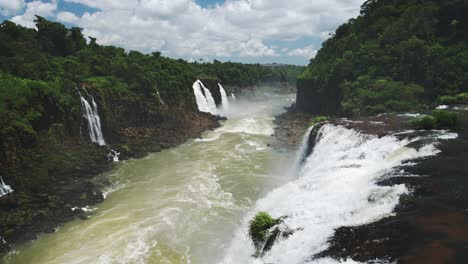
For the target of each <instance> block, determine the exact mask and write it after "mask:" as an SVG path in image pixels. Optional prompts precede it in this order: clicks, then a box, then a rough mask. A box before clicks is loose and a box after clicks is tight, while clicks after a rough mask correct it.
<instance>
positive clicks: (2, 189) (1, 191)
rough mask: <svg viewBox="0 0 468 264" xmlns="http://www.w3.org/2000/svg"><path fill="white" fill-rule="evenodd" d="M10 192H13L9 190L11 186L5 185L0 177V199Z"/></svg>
mask: <svg viewBox="0 0 468 264" xmlns="http://www.w3.org/2000/svg"><path fill="white" fill-rule="evenodd" d="M12 192H13V189H12V188H11V186H10V185H8V184H6V183H5V182H4V181H3V178H2V176H0V197H2V196H5V195H7V194H9V193H12Z"/></svg>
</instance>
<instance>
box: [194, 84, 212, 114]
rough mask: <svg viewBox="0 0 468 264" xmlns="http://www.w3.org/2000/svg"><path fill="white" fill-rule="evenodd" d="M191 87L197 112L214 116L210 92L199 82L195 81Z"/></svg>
mask: <svg viewBox="0 0 468 264" xmlns="http://www.w3.org/2000/svg"><path fill="white" fill-rule="evenodd" d="M192 87H193V93H194V95H195V100H196V102H197V106H198V110H199V111H200V112H206V113H211V114H213V115H216V114H217V110H216V103H215V101H214V99H213V96H212V95H211V92H210V90H208V89H207V88H206V87H205V86H204V85H203V83H202V82H201V81H200V80H197V81H196V82H195V83H194V84H193V86H192Z"/></svg>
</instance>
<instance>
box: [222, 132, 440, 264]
mask: <svg viewBox="0 0 468 264" xmlns="http://www.w3.org/2000/svg"><path fill="white" fill-rule="evenodd" d="M310 130H311V129H309V131H308V133H307V135H308V134H309V133H310ZM320 133H321V136H320V137H319V138H318V141H317V142H316V145H315V147H314V151H313V152H312V154H311V155H310V156H309V157H307V158H306V160H305V162H304V164H303V168H302V169H301V170H300V173H299V178H298V179H296V180H294V181H292V182H289V183H287V184H286V185H283V186H281V187H279V188H277V189H275V190H273V191H272V192H270V193H269V194H267V195H266V197H264V198H262V199H260V200H259V201H258V202H257V204H256V207H255V209H254V210H253V211H251V212H250V213H249V214H247V215H246V217H245V219H244V220H243V225H242V226H241V227H240V228H239V229H238V231H237V232H236V234H235V236H234V238H233V240H232V242H231V245H230V246H229V247H228V249H227V252H226V254H225V256H224V259H223V260H222V261H221V262H222V263H226V264H227V263H305V262H306V261H308V263H337V261H334V260H332V259H318V260H317V259H316V260H313V259H311V257H312V256H314V255H315V254H317V253H320V252H321V251H323V250H324V249H326V248H327V247H328V242H327V241H328V239H329V238H330V237H331V236H333V234H334V230H335V229H336V228H338V227H341V226H354V225H361V224H366V223H370V222H374V221H377V220H379V219H381V218H383V217H386V216H388V215H389V214H391V213H392V211H393V210H394V208H395V206H396V205H397V204H398V202H399V197H400V195H402V194H405V193H408V192H409V191H408V189H407V188H406V187H405V185H394V186H379V185H377V184H376V181H377V180H378V179H379V178H380V177H382V176H384V175H385V174H386V173H387V172H391V171H392V170H393V169H396V167H399V166H403V161H407V160H412V159H416V158H420V157H425V156H430V155H435V154H437V153H438V152H439V150H437V149H436V148H435V146H434V144H435V143H428V144H427V145H425V146H423V147H421V148H420V149H419V150H416V149H413V148H409V147H407V145H408V144H409V143H411V142H413V141H415V140H417V139H413V140H409V139H403V140H399V139H397V138H396V137H394V136H385V137H381V138H378V137H375V136H369V135H364V134H361V133H358V132H356V131H354V130H351V129H346V128H344V127H342V126H334V125H330V124H326V125H324V126H323V127H322V128H321V130H320ZM307 138H308V137H307ZM307 138H306V137H305V138H304V142H303V144H304V145H305V144H307V140H308V139H307ZM306 148H307V146H303V147H302V149H303V150H302V151H301V152H299V155H303V153H304V151H305V150H304V149H306ZM299 158H301V157H299ZM299 158H298V159H299ZM259 211H266V212H268V213H270V214H271V215H272V216H273V217H275V218H278V217H282V216H286V217H287V218H286V219H285V220H284V222H285V224H286V225H287V226H289V227H290V228H291V229H293V230H295V232H294V234H293V235H291V236H290V237H289V238H280V239H279V241H276V242H275V244H274V245H273V247H272V249H271V250H270V251H269V252H267V253H266V254H265V255H264V256H263V257H262V258H260V259H255V258H254V257H252V256H253V254H254V253H255V249H254V247H253V245H252V243H251V241H250V239H249V237H248V235H247V226H248V222H249V221H250V220H251V219H252V217H253V216H254V215H255V213H256V212H259Z"/></svg>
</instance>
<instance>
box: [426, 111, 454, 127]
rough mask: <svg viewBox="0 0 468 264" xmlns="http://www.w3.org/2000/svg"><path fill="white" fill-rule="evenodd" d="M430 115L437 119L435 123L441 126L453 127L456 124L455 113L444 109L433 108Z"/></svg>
mask: <svg viewBox="0 0 468 264" xmlns="http://www.w3.org/2000/svg"><path fill="white" fill-rule="evenodd" d="M432 116H433V117H434V118H435V119H436V120H437V124H438V125H439V126H443V127H453V126H455V125H456V124H457V119H458V117H457V114H455V113H452V112H449V111H445V110H434V111H432Z"/></svg>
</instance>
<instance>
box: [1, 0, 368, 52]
mask: <svg viewBox="0 0 468 264" xmlns="http://www.w3.org/2000/svg"><path fill="white" fill-rule="evenodd" d="M0 1H5V0H0ZM63 1H66V2H72V3H77V4H83V5H86V6H88V7H92V8H95V9H98V11H95V12H91V13H88V12H86V13H84V14H83V15H81V16H76V15H74V14H72V13H69V12H59V13H58V14H57V19H58V20H59V21H61V22H67V23H72V24H75V25H77V26H79V27H81V28H83V29H84V31H83V32H84V34H85V35H87V36H93V37H96V38H97V40H98V43H100V44H104V45H109V44H111V45H117V46H122V47H124V48H126V49H135V50H140V51H143V52H150V51H154V50H160V51H164V53H165V54H166V55H170V56H176V57H185V58H190V57H192V58H203V57H213V56H216V57H223V56H224V57H232V56H235V57H265V56H267V57H273V56H278V54H279V53H283V54H287V53H291V54H296V55H291V56H303V57H305V56H310V55H313V52H312V51H313V49H311V47H305V48H303V49H296V50H284V48H285V46H286V47H287V44H285V45H281V46H273V45H269V44H268V43H269V42H271V41H273V40H274V41H276V42H280V43H281V42H282V41H283V42H286V41H295V40H298V39H301V38H304V37H306V38H307V37H311V38H314V39H324V38H325V36H324V35H325V34H324V32H330V31H334V29H335V28H336V27H337V26H338V25H340V24H341V23H343V22H345V21H346V20H347V19H349V18H350V17H353V16H356V15H357V14H358V13H359V7H360V5H361V4H362V2H364V0H314V1H310V0H288V1H284V0H249V1H246V0H226V1H224V3H222V4H218V5H215V6H212V7H210V8H202V7H201V6H199V5H198V4H197V3H196V2H195V0H63ZM33 3H36V5H38V3H42V2H41V1H38V0H36V1H34V2H30V3H28V4H27V8H26V12H25V13H24V14H23V15H21V16H17V17H14V18H13V21H15V22H20V23H21V24H22V25H28V26H31V25H32V20H33V15H32V14H33V13H34V12H32V7H33ZM42 5H47V3H42ZM49 7H50V8H49V9H48V10H49V11H50V12H49V13H48V14H49V15H50V16H51V17H53V16H54V14H53V13H54V12H56V10H55V9H56V7H57V5H56V2H52V3H51V4H49ZM37 9H38V8H36V10H37ZM311 44H314V45H315V46H317V45H318V44H319V43H311Z"/></svg>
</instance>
